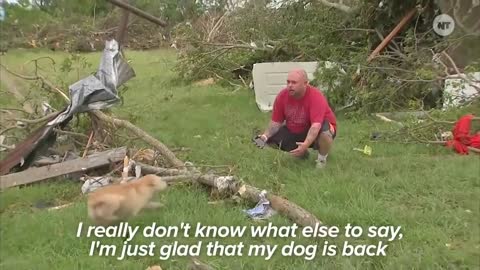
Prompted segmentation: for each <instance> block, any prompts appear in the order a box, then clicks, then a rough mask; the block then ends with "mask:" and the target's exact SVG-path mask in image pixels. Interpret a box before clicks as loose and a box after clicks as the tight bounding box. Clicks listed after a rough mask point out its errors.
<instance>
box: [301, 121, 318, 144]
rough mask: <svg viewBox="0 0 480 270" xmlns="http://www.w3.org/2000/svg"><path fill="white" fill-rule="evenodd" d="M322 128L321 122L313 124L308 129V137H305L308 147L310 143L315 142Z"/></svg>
mask: <svg viewBox="0 0 480 270" xmlns="http://www.w3.org/2000/svg"><path fill="white" fill-rule="evenodd" d="M321 128H322V124H321V123H314V124H312V126H311V127H310V129H309V130H308V133H307V137H306V138H305V141H304V142H303V143H304V144H305V146H306V147H309V146H310V145H312V143H314V142H315V140H316V139H317V136H318V133H319V132H320V129H321Z"/></svg>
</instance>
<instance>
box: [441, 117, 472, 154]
mask: <svg viewBox="0 0 480 270" xmlns="http://www.w3.org/2000/svg"><path fill="white" fill-rule="evenodd" d="M472 119H474V115H472V114H467V115H464V116H462V117H461V118H460V119H459V120H458V122H457V123H455V126H454V128H453V132H452V133H453V139H452V140H449V141H446V144H445V145H446V146H447V147H449V148H453V149H455V151H456V152H457V153H459V154H461V155H468V151H469V150H471V151H474V152H478V153H480V133H477V134H474V135H471V134H470V126H471V122H472Z"/></svg>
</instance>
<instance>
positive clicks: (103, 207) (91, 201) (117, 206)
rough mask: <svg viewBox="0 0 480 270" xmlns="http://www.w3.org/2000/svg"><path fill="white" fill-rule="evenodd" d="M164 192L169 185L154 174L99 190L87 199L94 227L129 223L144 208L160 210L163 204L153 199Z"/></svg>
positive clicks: (89, 214)
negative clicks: (129, 219)
mask: <svg viewBox="0 0 480 270" xmlns="http://www.w3.org/2000/svg"><path fill="white" fill-rule="evenodd" d="M165 189H167V183H166V182H165V181H163V180H162V178H161V177H159V176H157V175H154V174H149V175H145V176H143V177H141V178H139V179H137V180H132V181H130V182H127V183H123V184H112V185H109V186H106V187H102V188H99V189H97V190H95V191H94V192H92V193H90V194H89V196H88V201H87V206H88V216H89V217H90V219H92V221H93V222H94V223H95V224H97V225H103V226H107V225H110V224H112V223H115V222H117V221H123V220H126V219H128V218H131V217H134V216H136V215H137V214H138V213H139V212H140V211H141V210H142V209H144V208H158V207H161V206H162V204H161V203H159V202H153V201H152V199H153V196H154V195H155V194H157V193H158V192H160V191H163V190H165Z"/></svg>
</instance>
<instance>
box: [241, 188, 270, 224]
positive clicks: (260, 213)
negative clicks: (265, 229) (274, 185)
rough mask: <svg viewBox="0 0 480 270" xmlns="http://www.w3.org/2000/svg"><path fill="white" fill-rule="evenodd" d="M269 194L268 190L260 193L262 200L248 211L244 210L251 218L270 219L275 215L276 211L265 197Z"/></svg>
mask: <svg viewBox="0 0 480 270" xmlns="http://www.w3.org/2000/svg"><path fill="white" fill-rule="evenodd" d="M266 194H267V191H266V190H262V192H260V195H259V197H260V200H259V201H258V203H257V205H256V206H255V207H254V208H252V209H248V210H243V211H244V212H245V213H246V214H247V215H248V216H249V217H251V218H252V219H254V220H261V219H268V218H270V217H271V216H273V215H275V213H276V212H275V210H273V209H272V207H271V205H270V202H269V201H268V200H267V198H266V197H265V195H266Z"/></svg>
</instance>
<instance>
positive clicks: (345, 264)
mask: <svg viewBox="0 0 480 270" xmlns="http://www.w3.org/2000/svg"><path fill="white" fill-rule="evenodd" d="M47 55H48V56H51V57H52V58H53V59H55V60H56V62H57V63H60V62H61V61H62V59H63V58H64V57H66V56H67V54H64V53H52V52H48V51H20V50H17V51H9V53H8V54H7V55H6V56H2V59H1V60H2V64H4V65H7V66H12V67H15V70H17V71H19V72H22V71H28V70H27V69H26V68H24V69H23V70H22V69H21V66H22V65H23V64H24V63H25V62H27V61H28V60H30V59H33V58H36V57H41V56H47ZM99 56H100V54H99V53H95V54H88V55H85V57H86V59H87V60H88V61H89V62H91V63H92V64H93V65H92V67H91V68H85V69H82V70H81V71H80V72H79V73H78V74H80V75H81V77H82V76H83V75H86V74H88V73H89V72H91V71H93V70H95V69H96V67H97V65H98V61H99ZM127 57H128V58H129V59H131V60H132V62H131V65H132V66H133V68H134V69H135V71H136V73H137V77H135V78H134V79H132V80H131V81H129V82H128V83H127V84H128V88H129V89H128V91H126V92H125V93H124V94H123V96H124V104H123V105H122V106H117V107H116V108H114V109H113V111H114V113H115V114H116V115H117V116H120V117H123V118H128V119H131V120H132V121H134V123H135V124H136V125H138V126H140V127H141V128H143V129H144V130H146V131H147V132H149V133H150V134H152V135H153V136H155V137H156V138H157V139H159V140H160V141H162V142H163V143H165V144H166V145H168V146H170V147H172V148H176V147H187V148H189V149H190V151H185V152H179V153H178V157H179V158H180V159H182V160H185V161H187V160H188V161H192V162H194V163H195V164H198V165H233V166H235V170H234V173H235V174H236V175H237V176H239V177H241V178H243V179H244V180H245V181H246V182H248V183H250V184H252V185H255V186H257V187H259V188H261V189H266V190H270V191H274V192H275V193H277V194H279V195H282V196H284V197H286V198H288V199H289V200H291V201H293V202H295V203H297V204H299V205H300V206H302V207H304V208H305V209H307V210H308V211H310V212H311V213H314V214H315V215H316V216H317V217H318V218H319V219H320V220H322V221H323V222H324V223H326V224H328V225H332V226H338V227H340V228H343V226H345V225H347V224H349V223H350V224H352V225H358V226H361V227H363V228H367V227H368V226H381V225H392V226H401V233H402V234H403V238H402V239H400V240H395V241H393V242H391V243H389V246H388V248H387V250H386V251H387V256H385V257H368V256H363V257H353V256H351V257H342V256H341V254H337V255H336V256H333V257H327V256H322V254H321V249H320V248H319V250H318V251H317V256H316V257H315V259H314V260H304V259H303V257H282V256H281V253H280V252H278V251H277V252H276V253H275V255H274V256H273V257H272V258H271V259H270V260H268V261H267V260H265V259H264V258H263V257H260V256H257V257H253V256H251V257H248V256H243V257H236V258H232V257H228V258H227V257H218V256H217V257H207V256H206V254H205V252H203V253H202V255H201V256H200V257H201V258H202V259H203V260H204V261H207V262H208V263H209V264H211V265H212V266H215V267H217V268H218V269H480V263H479V258H480V203H479V200H478V198H480V177H479V175H480V158H479V156H478V155H477V156H474V155H470V156H459V155H456V154H455V153H453V152H452V151H450V150H448V149H445V148H443V147H440V146H426V145H405V144H387V143H371V142H368V141H367V140H368V137H369V135H370V133H371V132H372V131H375V130H378V129H381V128H386V127H388V126H387V125H386V123H383V122H381V121H379V120H377V119H370V118H367V117H365V118H363V119H351V118H345V117H343V116H338V118H339V119H338V125H339V131H338V135H337V139H336V141H335V146H334V149H333V152H332V154H331V155H330V156H329V160H328V166H327V168H325V169H324V170H321V171H320V170H317V169H315V163H314V157H316V155H310V159H309V160H305V161H299V160H294V159H293V158H291V157H289V156H288V155H286V154H284V153H281V152H279V151H275V150H272V149H265V150H259V149H257V148H256V147H254V146H253V145H252V144H251V142H250V138H251V136H252V134H253V131H254V130H255V129H264V128H265V127H266V125H267V123H268V120H269V114H268V113H261V112H259V111H258V109H257V107H256V104H255V100H254V95H253V92H252V91H251V90H239V91H236V92H234V93H232V91H231V90H229V89H224V88H222V87H219V86H208V87H196V86H192V85H184V84H181V83H178V82H177V81H176V80H175V76H174V73H173V72H172V70H171V68H172V67H173V64H174V61H175V59H174V57H173V54H172V53H171V52H168V51H149V52H133V51H128V52H127ZM57 71H58V70H57ZM44 72H46V73H48V74H50V76H51V78H55V75H53V74H55V73H54V72H53V69H51V68H50V69H46V70H45V71H44ZM73 73H74V72H73ZM78 74H75V75H70V77H64V78H63V79H64V80H65V81H70V83H73V82H74V81H75V80H76V77H77V76H78ZM4 96H5V94H4V92H2V95H1V96H0V97H1V99H2V101H1V102H0V104H1V105H2V106H6V105H7V102H5V101H4ZM13 105H15V104H13ZM198 135H199V136H198ZM365 144H369V145H370V146H372V148H373V154H372V155H371V156H366V155H363V154H361V153H359V152H355V151H352V148H354V147H363V146H364V145H365ZM312 153H313V152H312ZM80 186H81V185H80V183H78V182H71V181H67V180H61V181H49V182H45V183H41V184H37V185H34V186H31V187H27V188H21V189H17V188H12V189H9V190H7V191H4V192H2V193H1V194H0V214H1V215H0V269H18V270H20V269H145V268H147V267H148V266H150V265H154V264H160V265H161V266H162V268H163V269H186V267H185V265H186V262H187V260H186V258H184V257H173V258H171V259H169V260H166V261H160V260H159V259H158V255H157V253H156V256H154V257H141V256H136V257H129V258H127V259H124V260H117V259H116V258H115V257H99V256H91V257H90V256H89V255H88V251H89V248H90V242H91V241H92V240H95V239H92V238H86V237H80V238H77V237H76V231H77V226H78V224H79V222H84V223H85V224H88V220H87V218H86V207H85V199H84V197H83V196H82V194H81V190H80ZM159 197H160V200H161V201H162V202H163V203H164V204H165V205H166V206H167V207H165V208H164V209H162V210H159V211H149V212H145V213H144V214H143V215H141V216H139V217H137V218H136V219H134V220H131V221H130V223H131V224H134V225H140V226H147V225H150V224H151V223H152V222H156V223H157V224H163V225H165V226H169V225H170V226H175V225H179V224H180V223H181V222H187V223H190V224H192V226H194V225H195V224H196V223H197V222H201V223H202V224H205V225H218V226H220V225H222V226H257V225H266V224H267V222H261V223H259V222H254V221H252V220H250V219H248V218H247V217H246V216H245V215H244V213H243V212H242V210H243V209H247V208H251V207H252V205H247V204H234V203H230V202H228V201H226V202H224V203H218V204H209V203H208V202H209V201H210V197H209V194H208V193H207V192H206V190H205V189H204V188H203V187H200V186H196V185H191V186H187V185H179V186H175V187H173V188H171V189H169V190H168V191H167V192H165V193H163V194H161V195H159ZM39 202H49V203H51V204H55V205H60V204H64V203H67V202H74V204H73V205H72V206H70V207H68V208H64V209H61V210H56V211H47V210H43V209H38V208H36V207H35V205H36V204H38V203H39ZM270 221H272V222H274V223H275V224H276V225H289V224H291V222H290V221H289V220H286V219H285V218H283V217H281V216H280V215H276V216H274V217H273V218H271V220H270ZM176 240H178V241H179V242H181V243H192V244H193V243H197V240H198V239H193V238H183V237H179V238H178V239H173V238H167V239H160V238H153V239H145V238H143V237H141V236H140V237H136V238H135V239H134V240H133V241H132V242H133V243H138V244H148V243H150V241H154V242H155V243H156V244H157V245H160V244H162V243H173V242H174V241H176ZM201 240H202V241H204V242H208V241H219V242H221V243H226V244H235V243H238V242H243V243H244V244H245V245H250V244H255V243H257V244H260V243H264V244H278V245H283V244H288V243H290V241H292V240H294V241H298V243H305V244H314V243H315V242H313V240H311V239H310V240H308V239H293V238H287V239H279V238H277V239H275V238H263V239H262V238H252V237H243V238H241V239H239V238H232V239H226V238H216V239H215V238H205V239H201ZM323 240H324V239H320V240H319V241H318V244H319V245H320V246H322V244H323ZM327 240H328V241H329V242H330V243H334V244H337V245H338V246H339V249H340V251H339V252H341V247H342V245H343V241H344V240H348V241H349V242H352V240H351V239H345V238H344V237H340V238H338V239H327ZM374 240H375V239H367V238H366V237H362V238H361V239H356V240H353V241H354V242H355V243H357V244H358V243H369V242H371V243H375V242H376V241H378V240H380V239H376V240H375V241H374ZM103 242H104V243H112V244H115V245H117V246H119V247H121V246H122V242H123V240H122V239H119V238H115V239H106V240H103Z"/></svg>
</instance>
